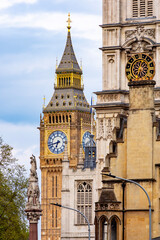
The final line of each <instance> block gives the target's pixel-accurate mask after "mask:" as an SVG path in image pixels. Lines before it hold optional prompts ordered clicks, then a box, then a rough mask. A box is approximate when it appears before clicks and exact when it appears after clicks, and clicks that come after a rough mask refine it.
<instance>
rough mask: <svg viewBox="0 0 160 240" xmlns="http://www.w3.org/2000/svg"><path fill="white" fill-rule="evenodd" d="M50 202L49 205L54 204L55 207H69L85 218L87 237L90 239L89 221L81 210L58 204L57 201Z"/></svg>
mask: <svg viewBox="0 0 160 240" xmlns="http://www.w3.org/2000/svg"><path fill="white" fill-rule="evenodd" d="M50 204H51V205H54V206H57V207H62V208H66V209H69V210H73V211H75V212H78V213H80V214H81V215H82V216H83V217H84V218H85V220H86V222H87V224H88V239H89V240H90V232H91V231H90V223H89V221H88V219H87V217H86V216H85V215H84V214H83V213H82V212H80V211H79V210H77V209H74V208H71V207H67V206H62V205H61V204H58V203H50Z"/></svg>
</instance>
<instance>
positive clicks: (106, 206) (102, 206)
mask: <svg viewBox="0 0 160 240" xmlns="http://www.w3.org/2000/svg"><path fill="white" fill-rule="evenodd" d="M119 209H120V203H119V202H115V203H99V202H97V203H96V206H95V210H96V211H106V210H119Z"/></svg>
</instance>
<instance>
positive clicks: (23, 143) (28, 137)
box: [0, 121, 39, 172]
mask: <svg viewBox="0 0 160 240" xmlns="http://www.w3.org/2000/svg"><path fill="white" fill-rule="evenodd" d="M0 136H1V137H2V139H3V140H4V142H5V143H7V144H9V145H10V146H12V147H13V155H14V157H16V158H17V159H18V160H19V162H20V164H23V165H24V166H25V168H26V169H27V170H29V168H30V157H31V155H32V154H34V155H35V156H36V157H37V161H38V162H39V160H38V156H39V130H38V129H37V126H34V125H29V124H27V125H26V124H14V123H9V122H3V121H0ZM38 166H39V164H38ZM27 172H28V171H27Z"/></svg>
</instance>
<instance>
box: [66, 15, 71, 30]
mask: <svg viewBox="0 0 160 240" xmlns="http://www.w3.org/2000/svg"><path fill="white" fill-rule="evenodd" d="M71 22H72V21H71V19H70V13H68V20H67V23H68V26H67V28H68V32H70V29H71Z"/></svg>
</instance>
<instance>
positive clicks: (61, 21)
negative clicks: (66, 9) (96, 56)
mask: <svg viewBox="0 0 160 240" xmlns="http://www.w3.org/2000/svg"><path fill="white" fill-rule="evenodd" d="M71 18H72V29H73V31H72V32H73V35H75V36H77V37H80V38H85V39H91V40H96V41H99V40H101V30H100V28H99V24H100V23H101V16H99V15H93V14H83V13H79V14H77V13H73V14H72V16H71ZM66 19H67V16H66V14H65V13H57V12H52V13H51V12H50V13H47V12H39V13H36V14H26V15H18V16H17V15H16V16H15V15H7V14H1V16H0V28H6V27H11V28H12V27H14V28H26V27H28V28H42V29H45V30H48V31H55V32H62V31H64V30H65V25H66V26H67V23H66Z"/></svg>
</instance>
